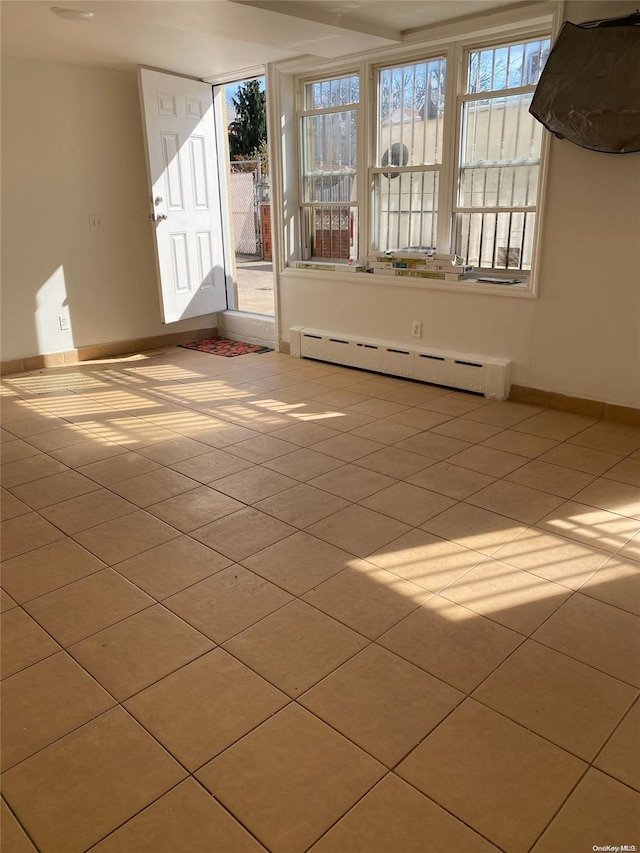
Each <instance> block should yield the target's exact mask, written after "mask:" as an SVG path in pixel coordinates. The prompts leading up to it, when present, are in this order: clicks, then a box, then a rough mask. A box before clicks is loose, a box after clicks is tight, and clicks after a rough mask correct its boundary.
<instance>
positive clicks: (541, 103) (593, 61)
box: [529, 13, 640, 154]
mask: <svg viewBox="0 0 640 853" xmlns="http://www.w3.org/2000/svg"><path fill="white" fill-rule="evenodd" d="M638 24H640V14H639V13H635V14H633V15H630V16H628V17H627V18H619V19H615V20H610V21H597V22H590V23H588V24H580V25H577V24H572V23H569V22H567V23H565V24H564V26H563V27H562V30H561V31H560V35H559V36H558V39H557V41H556V43H555V45H554V46H553V50H552V51H551V53H550V55H549V59H548V60H547V63H546V65H545V68H544V71H543V72H542V76H541V77H540V82H539V83H538V86H537V88H536V91H535V94H534V96H533V100H532V102H531V107H530V108H529V112H530V113H531V114H532V115H533V116H534V118H536V119H538V121H540V122H542V124H543V125H544V126H545V127H546V128H547V129H548V130H550V131H551V132H552V133H555V134H556V136H558V137H560V138H561V139H568V140H569V141H570V142H573V143H575V144H576V145H580V146H581V147H582V148H589V149H591V150H592V151H603V152H606V153H610V154H628V153H630V152H633V151H640V26H638Z"/></svg>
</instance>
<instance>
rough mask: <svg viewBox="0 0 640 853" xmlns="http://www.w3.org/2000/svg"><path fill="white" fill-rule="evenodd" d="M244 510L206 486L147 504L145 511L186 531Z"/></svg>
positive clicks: (238, 504) (233, 501) (242, 506)
mask: <svg viewBox="0 0 640 853" xmlns="http://www.w3.org/2000/svg"><path fill="white" fill-rule="evenodd" d="M240 509H244V504H242V503H240V501H236V500H234V499H233V498H230V497H229V496H228V495H223V494H221V493H220V492H218V491H216V490H215V489H212V488H209V487H208V486H200V487H199V488H196V489H191V490H190V491H188V492H184V493H183V494H181V495H176V496H175V497H173V498H169V499H168V500H164V501H160V502H159V503H154V504H152V505H151V506H148V507H147V512H150V513H151V514H152V515H155V516H156V517H157V518H160V519H162V521H166V522H167V524H170V525H171V526H172V527H175V528H177V529H178V530H181V531H182V532H183V533H189V532H190V531H191V530H195V529H196V528H197V527H203V526H204V525H205V524H208V523H209V522H211V521H216V520H217V519H218V518H223V517H224V516H225V515H230V514H231V513H232V512H237V511H238V510H240Z"/></svg>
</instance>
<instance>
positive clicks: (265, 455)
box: [228, 435, 298, 463]
mask: <svg viewBox="0 0 640 853" xmlns="http://www.w3.org/2000/svg"><path fill="white" fill-rule="evenodd" d="M297 449H298V445H297V444H294V443H293V442H291V441H283V440H282V439H281V438H274V437H273V436H271V435H259V436H256V438H249V439H247V440H245V441H239V442H237V443H236V444H233V445H231V446H230V447H229V448H228V450H229V453H233V455H234V456H239V457H240V458H241V459H246V460H248V461H249V462H254V463H260V462H267V461H268V460H269V459H276V458H277V457H278V456H284V455H285V453H293V451H294V450H297Z"/></svg>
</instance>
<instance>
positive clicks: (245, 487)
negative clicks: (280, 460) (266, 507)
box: [212, 465, 298, 504]
mask: <svg viewBox="0 0 640 853" xmlns="http://www.w3.org/2000/svg"><path fill="white" fill-rule="evenodd" d="M297 485H298V482H297V481H296V480H294V479H292V478H291V477H285V476H284V475H283V474H278V473H277V471H269V470H268V469H267V468H263V467H262V466H261V465H254V466H253V468H248V469H247V470H246V471H239V472H238V473H237V474H231V475H230V476H229V477H222V478H221V479H220V480H215V482H213V483H212V488H214V489H216V490H217V491H219V492H223V494H225V495H229V496H230V497H232V498H236V500H239V501H242V502H243V503H245V504H254V503H257V502H258V501H261V500H264V498H269V497H271V496H272V495H277V494H278V492H283V491H284V490H285V489H291V488H293V487H294V486H297Z"/></svg>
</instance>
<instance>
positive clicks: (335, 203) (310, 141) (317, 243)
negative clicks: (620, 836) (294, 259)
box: [301, 75, 360, 260]
mask: <svg viewBox="0 0 640 853" xmlns="http://www.w3.org/2000/svg"><path fill="white" fill-rule="evenodd" d="M359 95H360V83H359V78H358V76H357V75H352V76H349V77H339V78H336V79H333V80H322V81H316V82H313V83H308V84H307V85H306V86H305V87H304V111H303V115H302V119H301V137H302V158H301V159H302V193H301V195H302V242H303V246H304V253H305V256H306V257H313V258H322V259H329V258H330V259H332V260H348V259H355V258H357V257H358V202H357V198H356V174H357V144H358V131H357V126H358V101H359Z"/></svg>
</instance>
